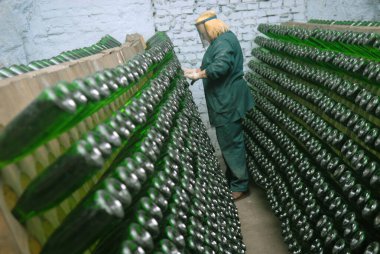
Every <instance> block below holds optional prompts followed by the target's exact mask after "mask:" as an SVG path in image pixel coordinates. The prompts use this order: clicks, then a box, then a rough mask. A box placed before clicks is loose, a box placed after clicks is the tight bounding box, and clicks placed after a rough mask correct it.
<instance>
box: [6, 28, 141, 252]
mask: <svg viewBox="0 0 380 254" xmlns="http://www.w3.org/2000/svg"><path fill="white" fill-rule="evenodd" d="M145 47H146V45H145V42H144V38H143V37H142V36H141V35H139V34H132V35H127V39H126V42H125V43H124V44H123V45H121V46H120V47H116V48H112V49H108V50H104V51H102V52H101V53H98V54H95V55H92V56H89V57H85V58H81V59H78V60H75V61H70V62H66V63H62V64H59V65H54V66H50V67H47V68H44V69H41V70H38V71H33V72H29V73H25V74H22V75H18V76H15V77H12V78H8V79H4V80H1V81H0V130H1V129H2V128H3V127H4V126H6V125H7V124H8V123H9V122H10V121H11V120H12V118H14V117H15V116H16V115H17V114H18V113H19V112H21V111H22V110H23V109H24V108H25V107H26V106H27V105H28V104H29V103H31V102H32V101H33V99H34V98H35V97H36V96H37V95H38V94H39V93H40V92H41V91H42V90H43V89H44V88H45V87H49V86H53V85H54V84H56V83H57V82H58V81H60V80H65V81H72V80H74V79H77V78H83V77H85V76H88V75H90V74H92V73H94V72H96V71H99V70H103V69H106V68H114V67H116V66H117V65H119V64H123V63H125V62H126V61H128V60H129V59H131V58H132V57H133V56H135V55H136V54H138V53H139V52H142V51H143V50H144V49H145ZM0 170H1V169H0ZM0 190H2V179H1V178H0ZM0 253H1V254H31V253H30V251H29V243H28V239H27V234H26V232H25V229H24V228H23V227H22V226H21V225H20V224H19V223H18V222H17V221H16V219H15V218H14V217H13V215H12V214H11V212H10V210H9V209H8V207H7V205H6V203H5V200H4V193H3V192H2V191H0Z"/></svg>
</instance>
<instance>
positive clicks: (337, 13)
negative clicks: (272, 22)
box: [297, 0, 380, 20]
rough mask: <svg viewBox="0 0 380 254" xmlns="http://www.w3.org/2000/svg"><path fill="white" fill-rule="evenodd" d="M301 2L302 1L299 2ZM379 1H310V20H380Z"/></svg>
mask: <svg viewBox="0 0 380 254" xmlns="http://www.w3.org/2000/svg"><path fill="white" fill-rule="evenodd" d="M297 1H300V0H297ZM379 13H380V6H379V1H378V0H360V1H357V0H339V1H331V0H308V1H307V10H306V16H307V18H308V19H333V20H379V15H378V14H379Z"/></svg>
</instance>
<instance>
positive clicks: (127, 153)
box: [0, 33, 245, 254]
mask: <svg viewBox="0 0 380 254" xmlns="http://www.w3.org/2000/svg"><path fill="white" fill-rule="evenodd" d="M5 147H6V148H5ZM0 149H1V151H0V154H1V158H0V164H1V167H2V168H3V169H2V170H1V171H0V174H1V181H2V185H1V190H2V195H0V205H1V204H2V205H4V206H6V207H7V208H8V209H10V210H11V211H12V214H13V216H14V218H15V219H16V220H17V221H18V222H19V223H20V224H21V225H22V226H23V227H24V228H25V229H26V234H27V239H28V240H27V242H28V250H27V251H26V250H25V249H24V250H22V251H21V253H31V254H34V253H44V254H48V253H52V254H53V253H54V254H59V253H64V254H67V253H72V254H75V253H96V254H101V253H107V254H110V253H157V254H158V253H234V254H235V253H244V252H245V246H244V244H243V242H242V236H241V232H240V222H239V219H238V214H237V209H236V207H235V205H234V203H233V201H232V197H231V195H230V193H229V190H228V187H227V183H226V180H225V178H224V176H223V174H222V172H221V170H220V169H219V162H218V160H217V158H216V157H215V155H214V150H213V147H212V145H211V142H210V139H209V137H208V135H207V133H206V130H205V127H204V125H203V123H202V122H201V120H200V116H199V113H198V111H197V108H196V105H195V104H194V102H193V98H192V95H191V92H190V90H189V88H188V83H187V82H186V80H185V78H184V76H183V72H182V70H181V67H180V64H179V62H178V60H177V57H176V55H175V53H174V50H173V45H172V43H171V41H170V39H169V38H168V37H167V36H166V34H164V33H157V34H156V35H154V36H153V37H152V38H150V39H149V40H148V41H147V49H146V50H145V51H143V52H142V53H140V54H137V55H136V56H135V57H133V59H131V60H130V61H128V62H127V63H125V64H122V65H119V66H117V67H115V68H112V69H106V70H103V71H99V72H97V73H94V74H93V75H90V76H88V77H86V78H83V79H77V80H74V81H73V82H70V83H69V82H60V83H58V84H56V85H55V86H53V87H51V88H47V89H45V90H43V91H42V93H41V94H40V96H38V97H37V98H36V99H35V100H34V101H33V102H32V103H31V104H29V106H28V107H27V108H25V109H24V110H23V111H22V112H21V113H20V114H19V115H18V116H17V117H15V118H14V119H13V120H12V121H11V122H10V123H9V124H8V125H7V126H6V127H5V129H4V130H3V131H2V132H1V134H0ZM47 153H48V155H47ZM40 161H45V163H44V164H43V165H46V166H42V165H41V163H40ZM2 202H3V203H2Z"/></svg>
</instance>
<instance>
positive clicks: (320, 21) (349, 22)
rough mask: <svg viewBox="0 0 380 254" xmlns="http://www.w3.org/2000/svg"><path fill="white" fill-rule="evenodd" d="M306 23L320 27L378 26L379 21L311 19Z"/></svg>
mask: <svg viewBox="0 0 380 254" xmlns="http://www.w3.org/2000/svg"><path fill="white" fill-rule="evenodd" d="M307 23H310V24H321V25H340V26H375V27H378V26H380V22H379V21H369V20H368V21H363V20H357V21H353V20H323V19H311V20H309V21H308V22H307Z"/></svg>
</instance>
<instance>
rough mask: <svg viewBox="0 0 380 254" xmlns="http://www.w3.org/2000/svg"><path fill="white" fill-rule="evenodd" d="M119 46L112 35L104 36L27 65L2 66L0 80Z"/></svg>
mask: <svg viewBox="0 0 380 254" xmlns="http://www.w3.org/2000/svg"><path fill="white" fill-rule="evenodd" d="M119 46H121V43H120V42H118V41H117V40H116V39H115V38H113V37H112V36H110V35H106V36H104V37H102V38H101V39H100V40H99V41H98V42H97V43H95V44H93V45H91V46H88V47H84V48H79V49H74V50H70V51H65V52H62V53H60V54H59V55H57V56H54V57H52V58H50V59H42V60H36V61H32V62H30V63H29V64H26V65H25V64H17V65H11V66H9V67H3V68H0V80H1V79H6V78H11V77H14V76H17V75H20V74H24V73H27V72H30V71H36V70H40V69H43V68H46V67H49V66H52V65H56V64H61V63H64V62H68V61H72V60H77V59H80V58H82V57H86V56H91V55H93V54H97V53H99V52H101V51H103V50H106V49H111V48H114V47H119Z"/></svg>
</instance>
